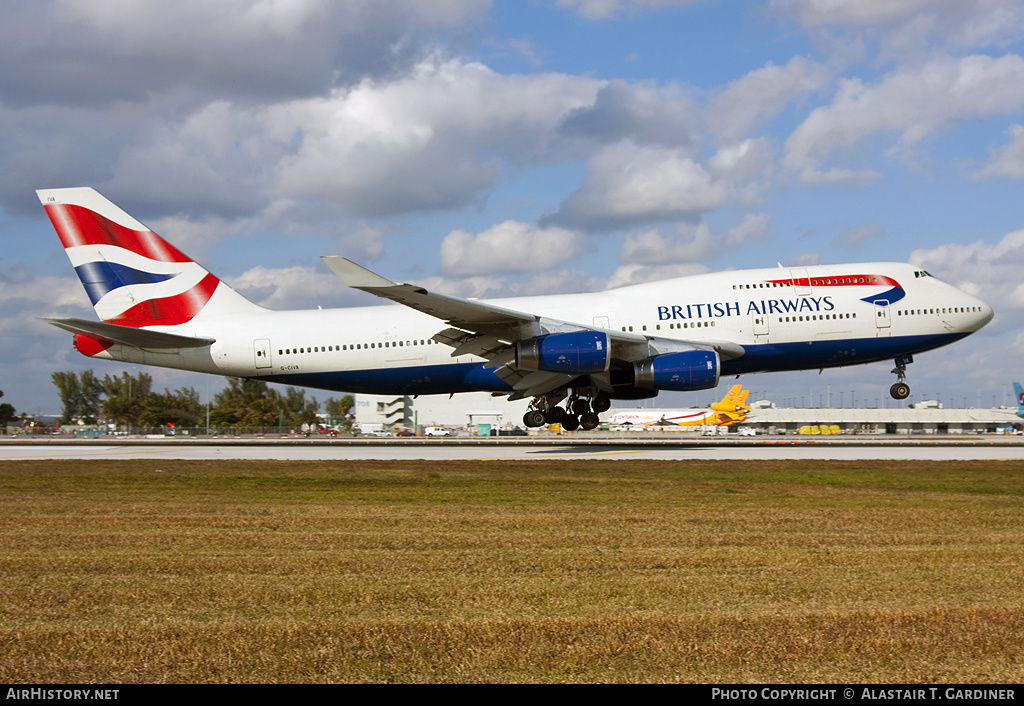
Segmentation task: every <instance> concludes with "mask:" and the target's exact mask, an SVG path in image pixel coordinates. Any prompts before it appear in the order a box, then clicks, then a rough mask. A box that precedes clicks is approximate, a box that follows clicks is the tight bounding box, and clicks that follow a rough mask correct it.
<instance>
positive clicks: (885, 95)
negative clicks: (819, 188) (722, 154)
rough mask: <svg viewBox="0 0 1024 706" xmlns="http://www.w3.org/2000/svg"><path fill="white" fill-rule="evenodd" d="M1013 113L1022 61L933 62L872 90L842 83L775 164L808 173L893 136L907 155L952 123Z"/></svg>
mask: <svg viewBox="0 0 1024 706" xmlns="http://www.w3.org/2000/svg"><path fill="white" fill-rule="evenodd" d="M1021 107H1024V59H1022V58H1021V57H1019V56H1016V55H1007V56H1004V57H1001V58H997V59H994V58H992V57H989V56H969V57H965V58H962V59H951V58H938V59H934V60H932V61H930V62H928V63H927V64H926V65H924V66H922V67H913V68H900V69H897V70H895V71H893V72H892V73H890V74H888V75H886V76H885V77H884V78H883V79H882V80H881V81H880V82H879V83H878V84H876V85H866V84H865V83H864V82H863V81H861V80H860V79H847V80H845V81H843V82H842V83H841V84H840V87H839V91H838V92H837V94H836V96H835V98H834V99H833V101H832V104H831V105H828V106H825V107H821V108H817V109H815V110H814V111H813V112H811V114H810V115H809V116H808V117H807V118H806V119H805V120H804V121H803V123H801V124H800V126H799V127H797V129H796V130H794V132H793V134H791V135H790V136H789V138H788V139H787V140H786V149H785V152H786V154H785V157H784V160H783V164H784V165H785V166H786V167H788V168H789V169H794V170H805V169H812V170H814V169H816V168H817V166H818V164H819V163H820V160H822V159H825V158H828V157H829V156H831V155H832V154H834V153H835V152H839V151H843V150H849V149H850V148H852V147H854V146H855V145H857V144H859V143H861V142H863V141H865V140H867V139H869V138H870V137H872V136H874V135H877V134H893V133H895V134H896V135H897V136H898V140H899V142H900V144H901V146H902V147H908V146H911V145H913V144H915V143H917V142H919V141H921V140H923V139H925V138H926V137H930V136H933V135H935V134H937V133H938V132H940V131H942V130H944V129H947V128H948V127H950V126H951V125H953V124H955V123H957V122H960V121H963V120H966V119H970V118H982V117H991V116H993V115H1000V114H1004V113H1010V112H1014V111H1018V110H1020V109H1021Z"/></svg>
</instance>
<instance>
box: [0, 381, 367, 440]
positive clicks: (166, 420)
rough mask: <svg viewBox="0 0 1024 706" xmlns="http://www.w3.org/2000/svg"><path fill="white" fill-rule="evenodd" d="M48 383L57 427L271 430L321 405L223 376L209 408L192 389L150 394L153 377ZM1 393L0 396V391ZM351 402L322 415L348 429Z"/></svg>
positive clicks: (338, 402) (300, 394)
mask: <svg viewBox="0 0 1024 706" xmlns="http://www.w3.org/2000/svg"><path fill="white" fill-rule="evenodd" d="M52 380H53V384H54V385H55V386H56V387H57V390H58V392H59V394H60V400H61V405H62V410H61V418H60V421H59V423H60V424H77V423H83V424H96V423H98V422H101V421H102V422H107V423H115V424H118V425H123V426H126V427H129V428H131V427H162V426H174V427H198V426H204V425H205V424H206V423H207V415H209V425H210V426H211V427H232V428H236V429H238V428H270V427H278V426H281V427H288V428H292V427H298V426H301V425H302V424H310V425H313V424H316V423H317V422H318V417H317V412H319V411H320V405H319V402H318V401H317V399H316V397H308V398H307V397H306V391H305V390H303V389H301V388H295V387H288V388H286V389H285V390H284V391H283V392H281V391H278V390H276V389H274V388H272V387H270V386H269V385H267V383H265V382H262V381H260V380H248V379H245V378H228V386H227V387H226V388H224V389H223V390H221V391H220V392H219V393H217V394H216V395H214V397H213V399H212V400H211V402H210V404H209V405H204V404H202V403H201V402H200V401H199V393H197V392H196V391H195V389H194V388H191V387H182V388H179V389H177V390H173V391H172V390H169V389H166V388H165V389H164V391H163V392H154V391H153V390H152V386H153V378H152V376H150V375H148V374H146V373H139V374H138V375H129V374H128V373H127V372H122V373H121V375H119V376H113V375H104V376H103V379H102V380H101V379H99V378H98V377H96V375H95V374H94V373H93V372H92V371H91V370H83V371H82V372H80V373H74V372H57V373H53V376H52ZM0 394H2V393H0ZM354 406H355V401H354V399H353V397H352V395H345V396H343V397H342V398H340V399H335V398H334V397H330V398H328V399H327V400H326V402H324V412H325V413H326V415H327V416H328V417H330V418H331V420H332V421H333V423H335V424H340V425H341V426H342V427H345V426H347V418H348V415H349V413H350V412H351V410H352V408H353V407H354Z"/></svg>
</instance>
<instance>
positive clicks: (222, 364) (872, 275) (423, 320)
mask: <svg viewBox="0 0 1024 706" xmlns="http://www.w3.org/2000/svg"><path fill="white" fill-rule="evenodd" d="M857 280H860V281H857ZM491 303H493V304H496V305H499V306H502V307H505V308H508V309H514V310H516V311H521V312H529V313H531V314H536V315H540V316H545V317H550V318H552V319H558V320H561V321H566V322H570V323H576V324H580V325H583V326H587V327H592V328H601V329H607V330H610V331H626V332H630V333H634V334H641V335H644V336H648V337H652V338H660V339H668V340H678V341H687V342H696V343H700V342H702V341H706V342H731V343H735V344H738V345H740V346H742V347H743V348H744V349H745V353H744V354H743V355H742V356H740V357H738V358H735V359H732V360H724V361H723V364H722V374H723V375H728V374H741V373H751V372H767V371H773V370H797V369H814V368H825V367H836V366H843V365H853V364H858V363H867V362H873V361H877V360H884V359H889V358H893V357H894V356H897V355H908V354H913V353H918V352H921V351H925V350H929V349H932V348H937V347H939V346H942V345H945V344H948V343H951V342H953V341H955V340H958V339H959V338H962V337H964V336H966V335H968V334H970V333H972V332H974V331H976V330H978V329H979V328H981V327H982V326H984V325H985V324H986V323H987V322H988V321H989V320H990V319H991V318H992V310H991V309H990V308H989V307H988V306H987V305H986V304H985V303H984V302H982V301H980V300H979V299H977V298H976V297H974V296H971V295H970V294H967V293H965V292H963V291H960V290H958V289H956V288H955V287H952V286H950V285H948V284H945V283H943V282H941V281H939V280H937V279H935V278H933V277H931V276H929V275H928V274H927V273H925V272H923V271H922V270H920V268H917V267H914V266H912V265H908V264H898V263H862V264H856V265H835V266H828V265H822V266H815V267H807V268H779V269H763V270H737V271H727V272H718V273H711V274H705V275H697V276H692V277H685V278H680V279H673V280H666V281H661V282H654V283H649V284H640V285H634V286H629V287H622V288H620V289H613V290H608V291H604V292H597V293H588V294H569V295H552V296H536V297H524V298H516V299H502V300H495V301H493V302H491ZM444 328H446V326H445V324H444V322H442V321H440V320H439V319H437V318H434V317H432V316H429V315H426V314H423V313H420V312H417V311H414V310H412V309H409V308H407V307H404V306H400V305H386V306H371V307H358V308H348V309H327V310H308V311H268V310H262V309H258V308H255V310H254V311H253V313H252V314H244V315H239V314H233V315H230V316H228V315H213V314H210V315H206V314H201V315H199V316H196V317H195V318H194V319H193V320H192V321H190V322H189V323H187V324H183V325H178V326H174V327H166V328H164V327H159V326H157V327H153V330H167V331H174V332H176V333H183V332H185V333H189V334H194V335H204V336H209V337H211V338H215V339H216V342H215V343H214V344H213V345H212V346H210V347H209V348H196V349H182V350H175V351H171V352H168V351H148V350H143V349H138V348H131V347H127V346H121V345H114V346H112V347H110V348H108V349H107V350H106V351H103V352H101V353H99V354H97V355H96V356H95V357H101V358H111V359H114V360H125V361H128V362H132V363H143V364H149V365H158V366H164V367H171V368H180V369H186V370H195V371H199V372H206V373H214V374H219V375H232V376H239V377H258V378H261V379H265V380H268V381H273V382H281V383H286V384H294V385H304V386H309V387H317V388H322V389H329V390H339V391H350V392H368V393H379V394H392V393H404V394H431V393H447V392H463V391H470V390H491V391H497V392H500V391H507V389H508V388H507V386H505V384H504V383H503V382H502V381H501V380H500V379H498V378H497V377H495V376H494V375H493V373H492V372H491V371H490V370H485V369H483V367H482V364H483V363H484V362H485V361H484V359H482V358H479V357H476V356H461V357H456V358H453V357H451V355H450V354H451V351H452V349H451V348H449V347H448V346H446V345H443V344H439V343H437V342H434V341H432V340H431V337H432V336H434V335H435V334H436V333H438V332H439V331H441V330H442V329H444Z"/></svg>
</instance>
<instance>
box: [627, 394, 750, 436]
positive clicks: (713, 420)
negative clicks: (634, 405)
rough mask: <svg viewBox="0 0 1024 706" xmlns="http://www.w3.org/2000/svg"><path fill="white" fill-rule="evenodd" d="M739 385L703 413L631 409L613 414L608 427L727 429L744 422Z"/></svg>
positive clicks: (744, 396)
mask: <svg viewBox="0 0 1024 706" xmlns="http://www.w3.org/2000/svg"><path fill="white" fill-rule="evenodd" d="M749 392H750V390H744V389H743V385H733V386H732V389H731V390H729V392H727V393H726V394H725V397H723V398H722V401H721V402H713V403H712V404H711V405H710V406H708V407H705V408H704V409H684V410H673V411H671V412H657V411H647V410H643V409H634V410H630V411H628V412H617V413H616V414H615V415H613V416H612V418H611V424H612V426H616V425H627V424H628V425H631V426H656V425H666V426H672V425H675V426H680V427H694V426H724V427H731V426H734V425H736V424H742V423H743V422H745V421H747V413H748V412H750V407H748V406H747V394H748V393H749Z"/></svg>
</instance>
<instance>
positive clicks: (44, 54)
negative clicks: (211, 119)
mask: <svg viewBox="0 0 1024 706" xmlns="http://www.w3.org/2000/svg"><path fill="white" fill-rule="evenodd" d="M9 4H10V5H13V7H10V8H9V7H6V6H5V8H4V10H5V13H4V20H5V21H4V23H2V24H0V63H2V64H3V65H5V66H18V67H19V70H18V71H5V72H3V75H2V76H0V94H5V95H6V96H7V97H8V98H9V99H10V98H15V99H21V100H26V101H44V102H48V101H57V102H59V103H61V104H69V103H75V102H78V103H83V104H91V103H96V102H97V101H107V100H109V99H111V98H116V99H127V100H139V101H145V100H147V97H148V96H150V95H154V94H159V93H162V92H164V91H167V90H179V89H180V90H181V91H182V93H185V94H189V93H190V94H192V95H193V96H197V95H205V96H214V95H215V96H232V97H239V96H259V97H262V98H264V99H266V98H272V97H277V98H282V97H294V96H302V95H312V94H317V93H322V92H323V91H324V90H325V89H326V88H329V87H330V86H331V85H332V84H334V83H335V82H337V81H339V80H340V81H341V82H348V81H351V80H352V79H353V78H359V77H362V76H367V75H371V76H383V75H387V74H389V73H391V72H392V71H394V70H395V69H396V68H398V67H401V66H403V65H405V64H407V63H408V62H409V61H411V60H416V59H418V58H420V54H421V52H422V47H423V46H424V44H425V42H427V41H431V42H432V43H435V44H437V43H440V42H441V40H442V38H443V37H444V36H445V34H446V33H447V32H452V33H458V32H461V31H463V29H462V28H463V27H466V26H469V25H472V24H474V23H476V22H479V21H481V20H482V19H483V16H484V14H485V12H486V10H487V9H488V7H489V5H490V2H489V0H444V1H443V2H431V3H424V2H421V1H420V0H374V1H373V2H332V1H331V0H289V1H287V2H280V1H276V0H269V1H259V0H222V1H221V2H216V3H209V2H202V1H201V0H179V1H178V2H173V3H166V2H159V0H135V1H132V2H125V1H123V0H95V2H93V1H90V0H51V1H49V2H48V1H47V0H40V1H39V2H31V3H29V2H25V3H20V4H19V3H9Z"/></svg>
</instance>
